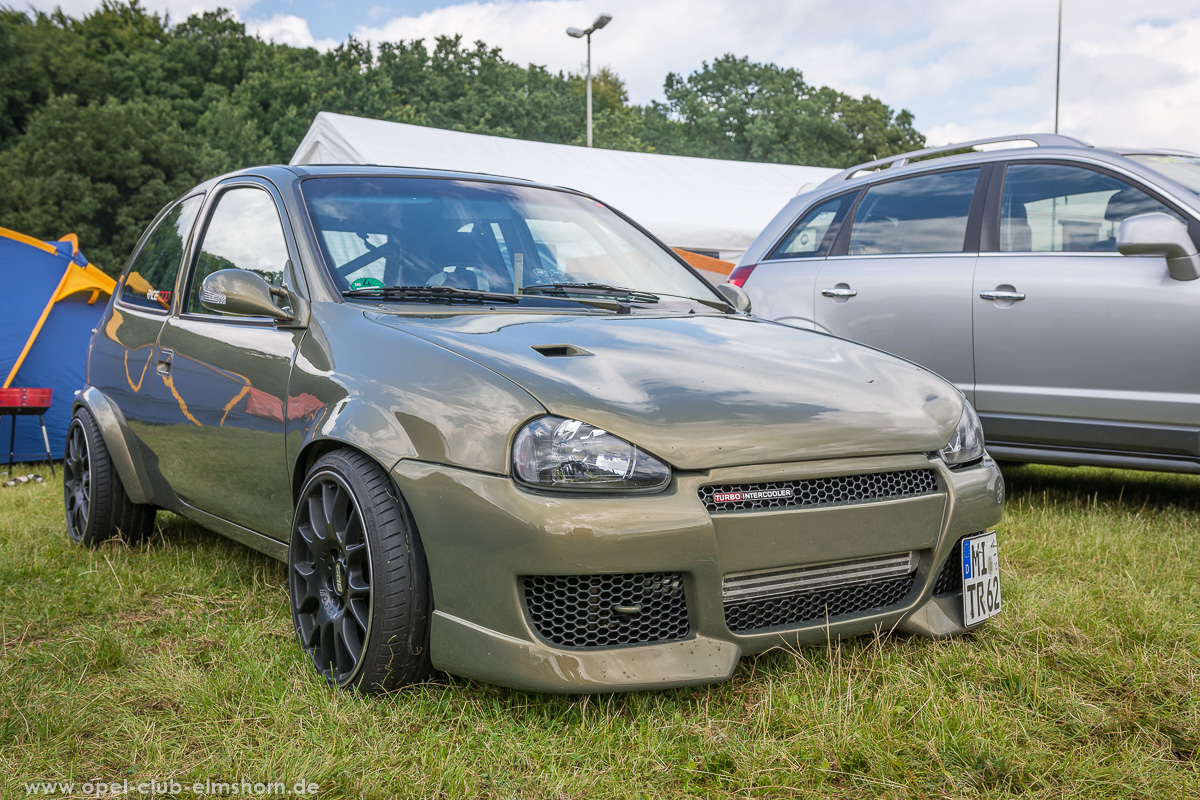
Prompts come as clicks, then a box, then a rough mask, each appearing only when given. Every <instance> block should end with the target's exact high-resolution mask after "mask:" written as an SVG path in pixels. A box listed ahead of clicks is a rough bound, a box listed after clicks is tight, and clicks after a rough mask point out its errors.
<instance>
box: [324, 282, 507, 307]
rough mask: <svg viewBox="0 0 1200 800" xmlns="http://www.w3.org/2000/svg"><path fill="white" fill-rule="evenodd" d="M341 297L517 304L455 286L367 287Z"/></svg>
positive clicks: (492, 293)
mask: <svg viewBox="0 0 1200 800" xmlns="http://www.w3.org/2000/svg"><path fill="white" fill-rule="evenodd" d="M342 297H382V298H387V299H389V300H420V301H422V302H426V303H452V302H455V301H461V302H467V303H481V304H485V305H486V304H491V303H519V302H521V299H520V298H519V297H516V296H515V295H511V294H499V293H497V292H485V291H483V290H481V289H460V288H459V287H457V286H367V287H364V288H362V289H347V290H346V291H344V292H342Z"/></svg>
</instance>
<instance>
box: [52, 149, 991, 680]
mask: <svg viewBox="0 0 1200 800" xmlns="http://www.w3.org/2000/svg"><path fill="white" fill-rule="evenodd" d="M746 305H747V304H746V298H745V295H744V293H743V292H741V290H736V289H733V288H732V287H725V288H724V290H722V291H718V290H717V289H715V288H713V287H712V286H710V285H709V284H708V283H707V282H706V281H705V280H703V279H702V278H701V277H699V276H698V275H697V274H696V273H695V272H693V271H692V270H691V268H689V267H688V266H687V265H686V264H684V263H683V262H681V261H680V260H679V259H678V257H676V256H675V255H674V254H673V253H672V252H671V251H670V250H669V249H668V248H666V247H665V246H664V245H662V244H661V243H659V242H657V241H655V240H654V239H652V238H651V237H650V236H649V235H647V234H646V233H645V232H644V231H642V230H641V229H640V228H638V227H637V226H636V225H635V224H633V223H632V222H630V221H629V220H628V219H626V218H625V217H623V216H621V215H620V214H618V213H616V212H615V211H613V210H612V209H610V208H608V207H607V206H605V205H603V204H602V203H600V202H599V201H597V200H594V199H593V198H591V197H587V196H585V195H582V194H578V193H575V192H571V191H567V190H562V189H554V188H549V187H544V186H538V185H534V184H530V183H526V182H522V181H517V180H507V179H502V178H496V177H488V176H480V175H469V174H462V173H453V172H429V171H417V170H401V169H385V168H353V167H306V168H298V167H264V168H260V169H252V170H247V171H244V172H240V173H237V174H234V175H228V176H225V177H222V178H217V179H214V180H212V181H209V182H207V183H204V184H202V185H200V186H197V187H196V188H195V189H194V190H192V191H191V192H188V193H187V194H186V195H185V196H183V197H181V198H180V199H179V200H178V201H177V202H174V203H171V204H170V205H169V206H168V207H167V208H165V209H164V210H163V211H162V213H161V214H160V215H159V217H158V218H157V219H156V220H155V221H154V222H153V224H152V225H151V226H150V228H149V230H148V231H147V232H146V234H145V235H144V236H143V238H142V240H141V242H140V244H139V245H138V248H137V250H136V251H135V252H134V254H133V257H132V259H131V261H130V263H129V265H128V267H127V268H126V270H125V274H124V276H123V277H122V278H121V281H120V283H119V285H118V288H117V290H116V292H115V293H114V295H113V300H112V302H111V304H110V305H109V307H108V309H107V311H106V312H105V315H104V318H103V320H102V321H101V324H100V325H99V327H98V328H97V331H96V333H95V335H94V337H93V339H92V343H91V349H90V351H89V354H88V378H87V380H88V385H87V386H86V387H85V388H84V389H83V390H82V391H81V392H80V393H79V395H78V396H77V398H76V401H75V416H74V419H73V422H72V426H71V428H70V432H69V436H68V448H67V457H66V469H65V475H66V508H67V522H68V528H69V531H70V535H71V536H72V537H73V538H74V539H75V540H76V541H78V542H80V543H82V544H84V545H95V544H97V543H100V542H102V541H104V540H105V539H108V538H110V537H113V536H116V535H123V536H125V537H126V538H128V539H137V538H140V537H142V536H145V535H146V534H147V533H148V532H149V530H150V529H151V526H152V524H153V521H154V518H155V513H156V509H167V510H170V511H173V512H175V513H177V514H181V515H183V516H185V517H187V518H189V519H192V520H195V521H197V522H199V523H200V524H201V525H204V526H206V527H208V528H210V529H212V530H214V531H216V532H218V533H221V534H224V535H226V536H229V537H232V538H233V539H236V540H237V541H240V542H243V543H245V544H247V545H249V546H250V547H252V548H255V549H257V550H261V551H263V552H265V553H268V554H270V555H272V556H275V557H277V558H279V559H282V560H284V561H286V562H287V583H288V590H289V594H290V598H291V601H290V602H291V612H292V617H293V621H294V624H295V630H296V634H297V639H298V642H299V645H300V647H301V648H302V649H303V650H304V652H305V653H307V654H308V656H309V658H310V659H311V663H312V664H313V666H314V668H315V670H316V671H317V673H319V674H320V675H322V676H324V678H325V679H326V680H328V681H330V682H331V683H333V684H336V685H338V686H344V687H350V688H356V689H361V690H364V691H386V690H389V689H393V688H395V687H397V686H401V685H403V684H405V683H409V682H412V681H418V680H421V679H423V678H425V677H426V676H428V675H429V674H430V673H431V671H432V670H434V669H440V670H444V671H447V672H450V673H454V674H457V675H463V676H468V677H473V678H479V679H482V680H486V681H492V682H495V683H500V684H505V685H508V686H514V687H519V688H525V689H537V690H547V691H566V692H585V691H612V690H618V689H638V688H653V687H665V686H680V685H686V684H698V683H706V682H713V681H721V680H725V679H727V678H729V677H730V675H732V673H733V671H734V668H735V667H736V665H737V663H738V659H739V658H740V657H741V656H742V655H743V654H746V653H755V652H760V651H763V650H767V649H769V648H772V647H776V646H780V645H793V646H794V645H796V644H798V643H802V642H819V643H822V644H823V643H825V642H826V641H827V640H828V639H829V638H830V637H834V638H836V637H840V636H849V635H855V634H863V633H869V632H871V631H876V630H882V631H885V632H886V631H890V630H892V629H897V628H898V629H902V630H905V631H911V632H916V633H921V634H926V635H930V636H943V635H948V634H954V633H959V632H961V631H964V630H966V629H967V628H969V627H971V626H973V625H976V624H978V623H980V622H982V621H983V620H985V619H986V618H988V617H989V616H991V615H992V614H994V613H996V612H997V611H999V610H1000V608H1001V594H1000V583H999V573H998V562H997V541H996V533H995V531H994V525H995V524H996V523H997V522H998V521H999V519H1000V515H1001V512H1002V509H1003V483H1002V479H1001V476H1000V473H999V471H998V470H997V468H996V465H995V463H994V462H993V461H992V460H991V459H990V458H989V457H988V456H987V454H986V453H985V452H984V448H983V442H982V438H981V435H980V431H979V423H978V420H977V418H976V416H975V413H974V411H973V410H972V409H971V406H970V404H969V403H968V402H967V401H966V400H965V399H964V397H963V395H962V394H961V393H960V392H959V391H958V390H957V389H955V388H954V387H953V386H952V385H950V384H949V383H946V382H945V381H943V380H942V379H941V378H939V377H937V376H936V375H934V374H932V373H930V372H929V371H927V370H925V369H923V368H921V367H918V366H916V365H914V364H912V363H910V362H907V361H903V360H901V359H898V358H895V357H893V356H890V355H887V354H885V353H881V352H879V351H878V350H875V349H873V348H870V347H865V346H863V345H858V344H853V343H850V342H846V341H843V340H841V339H838V338H836V337H832V336H824V335H820V334H816V333H812V332H808V331H801V330H797V329H796V328H792V327H788V326H785V325H780V324H777V323H774V322H769V321H766V320H761V319H756V318H754V317H751V316H749V315H748V314H747V313H745V308H746Z"/></svg>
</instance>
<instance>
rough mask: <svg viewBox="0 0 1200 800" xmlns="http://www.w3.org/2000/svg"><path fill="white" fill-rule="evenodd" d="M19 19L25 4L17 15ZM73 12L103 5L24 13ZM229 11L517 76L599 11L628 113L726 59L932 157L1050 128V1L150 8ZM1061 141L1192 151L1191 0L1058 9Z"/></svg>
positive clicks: (257, 22) (1198, 25)
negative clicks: (458, 56)
mask: <svg viewBox="0 0 1200 800" xmlns="http://www.w3.org/2000/svg"><path fill="white" fill-rule="evenodd" d="M12 5H14V6H18V7H19V6H20V3H19V2H13V3H12ZM30 5H32V6H33V7H35V8H42V9H50V8H52V7H53V6H55V5H60V6H62V8H63V10H64V11H66V12H67V13H68V14H71V15H75V16H78V15H81V14H83V13H86V12H88V11H90V10H91V9H93V8H95V7H96V5H98V0H50V1H47V0H33V2H32V3H30ZM142 5H143V7H145V8H148V9H152V10H156V11H160V12H169V13H170V15H171V18H172V19H173V20H176V21H179V20H182V19H183V18H185V17H186V16H187V14H189V13H191V12H193V11H197V10H203V9H211V8H216V7H218V6H223V7H226V8H232V9H233V10H234V12H235V13H236V14H237V16H238V18H239V19H241V20H243V21H244V22H245V23H246V25H247V27H248V28H249V29H250V30H252V31H257V32H258V33H259V35H261V36H262V37H264V38H270V39H274V40H275V41H277V42H283V43H287V44H293V45H300V46H313V47H319V48H329V47H332V46H335V45H336V44H337V43H338V42H341V41H344V40H345V39H346V38H347V37H348V36H354V37H356V38H358V39H363V40H369V41H373V42H377V41H383V40H396V39H413V38H425V39H430V38H432V37H433V36H436V35H438V34H453V33H460V34H462V35H463V36H464V38H466V39H467V40H474V39H482V40H484V41H486V42H487V43H488V44H490V45H493V46H499V47H501V48H502V49H503V51H504V55H505V56H506V57H507V58H508V59H510V60H512V61H516V62H519V63H522V64H524V63H528V62H532V63H535V64H542V65H545V66H547V67H549V68H550V69H551V70H555V71H557V70H567V71H579V72H582V71H583V67H584V61H585V46H584V43H583V42H582V41H581V40H577V39H571V38H570V37H568V36H567V35H566V33H565V29H566V28H567V27H569V26H576V27H587V26H588V25H589V24H590V23H591V21H592V20H593V19H595V17H596V15H597V14H598V13H600V12H602V11H607V12H609V13H611V14H612V15H613V21H612V23H611V24H610V25H609V26H608V27H607V28H605V29H604V30H602V31H600V32H598V33H596V34H595V35H594V37H593V65H594V66H608V67H610V68H612V69H613V70H615V71H616V73H617V74H618V75H620V76H621V78H623V79H624V80H625V83H626V85H627V86H628V89H629V94H630V99H631V100H632V101H633V102H635V103H647V102H649V101H650V100H654V99H662V86H663V78H664V77H665V76H666V74H667V73H668V72H678V73H683V74H687V73H690V72H692V71H693V70H695V69H697V68H699V67H700V65H701V63H702V62H703V61H705V60H711V59H713V58H715V57H718V56H721V55H723V54H725V53H732V54H734V55H737V56H748V57H749V58H750V59H751V60H754V61H762V62H774V63H776V64H779V65H781V66H788V67H795V68H797V69H799V70H801V71H802V72H803V73H804V76H805V78H806V80H808V81H809V82H810V83H815V84H825V85H828V86H832V87H834V88H836V89H839V90H841V91H843V92H848V93H850V94H854V95H861V94H872V95H875V96H876V97H879V98H881V99H883V100H884V102H886V103H888V104H889V105H891V106H892V107H893V108H896V109H899V108H907V109H909V110H910V111H912V112H913V113H914V114H915V115H916V126H917V128H918V129H919V130H921V131H922V132H924V133H925V134H926V136H927V137H928V139H929V141H930V143H931V144H943V143H946V142H952V141H963V140H965V139H971V138H979V137H984V136H992V135H1000V134H1007V133H1016V132H1027V131H1052V130H1053V129H1054V77H1055V47H1056V32H1057V15H1058V2H1057V0H842V1H841V2H833V3H831V2H828V0H595V1H594V2H593V0H495V1H492V2H488V1H478V0H477V1H475V2H455V0H399V1H397V2H387V1H386V0H381V2H379V3H378V4H375V5H373V4H371V3H355V2H348V1H347V0H213V2H209V0H143V2H142ZM1063 8H1064V10H1063V55H1062V87H1061V92H1062V94H1061V106H1060V111H1059V114H1060V121H1059V130H1060V132H1062V133H1066V134H1070V135H1073V136H1078V137H1080V138H1082V139H1085V140H1087V141H1089V142H1092V143H1094V144H1113V145H1138V146H1158V147H1177V148H1183V149H1188V150H1200V102H1198V101H1200V2H1197V0H1140V1H1135V2H1130V0H1088V1H1087V2H1085V0H1064V2H1063Z"/></svg>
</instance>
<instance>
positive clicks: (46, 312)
mask: <svg viewBox="0 0 1200 800" xmlns="http://www.w3.org/2000/svg"><path fill="white" fill-rule="evenodd" d="M70 274H71V265H70V264H68V265H67V268H66V269H64V270H63V274H62V277H61V278H60V279H59V281H58V286H56V287H54V293H53V294H51V295H50V300H49V302H47V303H46V307H45V308H43V309H42V316H40V317H38V321H37V325H34V326H33V332H32V333H30V334H29V338H28V339H26V340H25V346H24V347H23V348H21V355H19V356H17V362H16V363H15V364H13V366H12V369H10V370H9V371H8V377H7V378H5V379H4V388H5V389H7V388H8V387H9V386H10V385H11V384H12V382H13V378H15V377H17V370H19V369H20V368H21V365H22V364H24V363H25V356H27V355H29V351H30V350H31V349H33V343H34V341H36V340H37V337H38V334H39V333H41V332H42V326H43V325H45V324H46V318H47V317H49V316H50V309H52V308H54V304H55V303H56V302H58V293H59V292H61V291H62V288H63V286H64V285H66V282H67V276H69V275H70Z"/></svg>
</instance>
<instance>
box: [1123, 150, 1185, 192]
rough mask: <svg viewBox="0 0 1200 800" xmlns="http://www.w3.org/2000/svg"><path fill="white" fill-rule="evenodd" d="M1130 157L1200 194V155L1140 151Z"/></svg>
mask: <svg viewBox="0 0 1200 800" xmlns="http://www.w3.org/2000/svg"><path fill="white" fill-rule="evenodd" d="M1128 157H1129V158H1131V159H1133V160H1134V161H1136V162H1138V163H1139V164H1145V165H1146V166H1147V167H1150V169H1152V170H1154V171H1155V172H1158V173H1160V174H1162V175H1164V176H1166V177H1168V178H1170V179H1171V180H1173V181H1175V182H1176V183H1179V184H1183V186H1185V187H1187V188H1188V189H1190V190H1191V191H1192V192H1195V193H1196V194H1200V156H1179V155H1171V154H1167V153H1139V154H1134V155H1130V156H1128Z"/></svg>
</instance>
